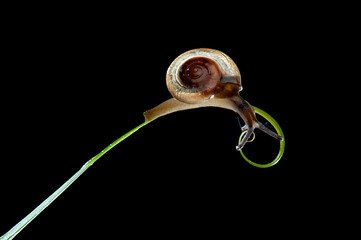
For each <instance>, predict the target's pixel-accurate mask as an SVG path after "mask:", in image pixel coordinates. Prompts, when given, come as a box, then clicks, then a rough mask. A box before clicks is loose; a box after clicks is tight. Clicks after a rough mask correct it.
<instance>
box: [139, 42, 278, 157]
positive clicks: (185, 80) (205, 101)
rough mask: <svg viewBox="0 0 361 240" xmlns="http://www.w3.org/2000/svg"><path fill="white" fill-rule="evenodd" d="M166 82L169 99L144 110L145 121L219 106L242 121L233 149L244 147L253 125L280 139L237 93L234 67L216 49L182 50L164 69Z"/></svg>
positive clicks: (238, 86)
mask: <svg viewBox="0 0 361 240" xmlns="http://www.w3.org/2000/svg"><path fill="white" fill-rule="evenodd" d="M166 83H167V87H168V90H169V92H170V93H171V94H172V96H173V98H171V99H169V100H167V101H165V102H163V103H161V104H160V105H158V106H157V107H155V108H153V109H151V110H148V111H146V112H145V113H144V117H145V120H146V121H151V120H154V119H156V118H158V117H160V116H164V115H166V114H169V113H173V112H177V111H181V110H187V109H194V108H200V107H220V108H226V109H229V110H233V111H234V112H236V113H238V114H239V115H240V117H241V118H242V119H243V121H244V123H245V126H243V127H242V130H244V131H247V133H246V135H245V137H244V138H243V139H242V141H241V142H240V144H239V145H237V146H236V149H237V150H240V149H242V148H243V147H244V145H245V144H246V142H247V140H248V139H249V138H250V136H251V135H252V133H253V131H254V129H255V128H258V129H260V130H262V131H263V132H265V133H267V134H269V135H270V136H272V137H274V138H276V139H277V140H279V141H282V140H283V138H282V137H281V136H279V135H278V134H277V133H275V132H273V131H271V130H270V129H268V128H267V127H265V126H264V125H263V124H262V123H260V122H259V121H258V120H257V118H256V115H255V111H254V109H253V107H252V106H251V105H250V104H249V103H248V102H247V101H246V100H244V99H243V98H242V97H241V96H240V95H239V92H240V91H241V90H242V84H241V75H240V72H239V70H238V67H237V66H236V64H235V63H234V62H233V60H232V59H231V58H229V57H228V56H227V55H226V54H224V53H222V52H220V51H217V50H213V49H206V48H200V49H194V50H190V51H188V52H185V53H183V54H182V55H180V56H179V57H178V58H176V59H175V60H174V61H173V62H172V64H171V65H170V67H169V68H168V71H167V76H166Z"/></svg>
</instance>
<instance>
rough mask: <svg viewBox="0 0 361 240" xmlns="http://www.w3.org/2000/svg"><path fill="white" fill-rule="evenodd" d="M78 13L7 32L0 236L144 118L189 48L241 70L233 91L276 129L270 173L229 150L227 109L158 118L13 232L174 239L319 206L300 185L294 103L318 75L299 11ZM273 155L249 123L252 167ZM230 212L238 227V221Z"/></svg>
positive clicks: (270, 223) (304, 100) (311, 34)
mask: <svg viewBox="0 0 361 240" xmlns="http://www.w3.org/2000/svg"><path fill="white" fill-rule="evenodd" d="M79 12H80V13H81V14H74V13H73V14H72V13H67V14H65V12H63V13H58V14H57V15H55V17H54V16H52V13H49V14H46V16H45V17H44V16H43V15H41V16H40V15H37V14H34V15H31V14H30V15H31V17H29V18H27V19H24V20H21V21H20V22H19V23H15V24H16V26H17V27H16V28H14V29H12V30H11V33H12V34H10V35H9V37H10V38H9V39H10V43H9V44H8V45H7V50H9V51H10V52H11V55H10V56H9V57H8V60H7V69H8V72H9V75H8V76H7V78H6V80H5V82H7V84H8V85H6V86H7V87H6V88H3V89H2V90H3V96H5V95H6V94H7V95H6V97H5V100H6V104H3V112H4V114H3V118H4V121H5V122H6V124H4V125H3V126H4V129H3V131H4V137H3V138H5V139H6V143H4V144H3V145H2V149H3V150H2V152H3V153H4V158H3V160H2V164H3V165H2V169H1V170H2V171H1V172H2V174H1V189H2V192H3V193H4V194H2V196H1V201H2V204H1V219H2V220H5V219H6V220H5V221H2V222H1V224H0V230H1V234H2V233H5V232H6V231H7V230H9V229H10V228H11V227H12V226H13V225H15V224H16V223H17V222H18V221H20V220H21V219H22V218H23V217H24V216H26V215H27V214H28V213H29V212H30V211H31V210H33V209H34V208H35V207H36V206H38V205H39V204H40V203H41V202H42V201H43V200H44V199H45V198H46V197H48V196H49V195H50V194H51V193H52V192H53V191H55V190H56V189H57V188H58V187H60V185H61V184H63V183H64V182H65V181H66V180H67V179H68V178H69V177H71V176H72V175H73V174H74V173H75V172H76V171H77V170H78V169H80V168H81V166H82V165H83V164H84V163H85V162H86V161H87V160H89V159H90V158H91V157H93V156H94V155H96V154H97V153H98V152H100V151H101V150H102V149H103V148H105V147H106V146H108V145H109V144H110V143H111V142H113V141H114V140H115V139H117V138H118V137H120V136H121V135H122V134H124V133H126V132H127V131H129V130H130V129H132V128H134V127H136V126H137V125H139V124H140V123H142V122H143V121H144V120H143V115H142V114H143V112H144V111H146V110H147V109H150V108H152V107H154V106H156V105H158V104H160V103H161V102H162V101H164V100H167V99H169V98H170V97H171V95H170V94H169V92H168V90H167V88H166V85H165V75H166V71H167V68H168V66H169V65H170V63H171V62H172V61H173V60H174V59H175V58H176V57H177V56H178V55H180V54H182V53H183V52H185V51H187V50H190V49H194V48H200V47H205V48H213V49H217V50H220V51H222V52H224V53H226V54H227V55H229V56H230V57H231V58H232V59H233V60H234V62H235V63H236V64H237V65H238V67H239V70H240V72H241V76H242V82H243V91H242V92H241V96H242V97H243V98H244V99H246V100H247V101H249V102H250V103H251V104H252V105H254V106H257V107H259V108H261V109H263V110H265V111H266V112H268V113H269V114H271V115H272V116H273V117H274V118H275V119H276V120H277V121H278V123H279V124H280V125H281V127H282V129H283V131H284V133H285V138H286V151H285V153H284V156H283V158H282V159H281V161H280V162H279V163H278V164H277V165H276V166H274V167H272V168H269V169H258V168H255V167H253V166H251V165H249V164H248V163H246V162H245V161H244V160H243V159H242V157H241V156H240V154H239V152H237V151H236V150H235V146H236V145H237V142H238V137H239V135H240V133H241V130H240V127H239V125H238V122H237V118H236V114H235V113H233V112H231V111H228V110H224V109H216V108H205V109H197V110H191V111H184V112H179V113H175V114H172V115H168V116H165V117H162V118H160V119H158V120H156V121H154V122H153V123H151V124H149V125H147V126H146V127H144V128H143V129H141V130H140V131H139V132H137V133H136V134H134V135H132V136H131V137H130V138H129V139H127V140H126V141H124V142H123V143H121V144H120V145H118V146H117V147H116V148H115V149H113V150H111V151H110V152H109V153H107V154H106V155H105V156H104V157H103V158H101V159H100V160H99V161H98V162H96V164H95V165H93V166H92V167H91V168H90V169H89V170H88V171H87V172H86V173H85V174H84V175H83V176H81V177H80V178H79V179H78V180H77V181H76V182H75V183H74V184H73V185H72V186H71V187H70V188H69V189H68V190H66V191H65V192H64V193H63V194H62V195H61V196H60V197H59V198H58V199H57V200H56V201H55V202H54V203H53V204H52V205H51V206H50V207H49V208H48V209H46V210H45V211H44V212H43V213H42V214H41V215H40V216H39V217H37V218H36V219H35V220H34V221H33V222H32V223H31V224H30V225H29V226H28V227H26V228H25V229H24V230H23V232H22V233H20V234H19V235H18V238H17V239H54V238H55V237H54V235H55V236H57V237H59V238H62V239H64V238H66V239H78V238H82V239H85V238H86V239H92V238H94V239H95V238H96V237H101V238H102V237H104V238H109V237H114V236H116V237H117V238H118V236H119V238H121V236H125V235H127V234H132V235H133V236H159V237H161V236H168V237H170V239H172V237H171V236H177V235H183V236H187V235H189V234H190V233H191V231H193V230H196V232H195V234H196V235H199V236H202V235H203V234H204V233H211V234H213V233H216V232H218V231H219V232H220V233H222V232H223V231H224V230H221V226H227V228H229V230H237V231H238V230H239V231H244V230H245V229H254V228H253V227H252V226H254V227H256V228H259V229H267V230H271V229H273V227H276V226H277V223H276V222H277V221H278V220H276V219H277V218H278V219H280V218H281V219H282V221H285V222H287V221H288V219H293V218H294V217H295V216H296V217H297V216H300V215H302V214H307V209H306V207H303V206H304V204H305V203H311V202H312V205H315V204H316V205H317V204H318V202H317V201H316V202H315V200H314V198H313V193H312V192H310V191H309V185H308V184H305V183H306V180H307V178H308V177H309V176H310V175H312V169H311V168H307V170H305V169H306V168H305V167H304V164H305V163H304V161H305V158H304V157H305V156H307V155H308V156H309V152H307V150H305V149H304V147H305V145H304V143H305V142H303V141H302V140H301V139H304V138H305V137H308V138H312V137H313V136H312V134H310V133H309V132H308V131H307V129H305V128H304V125H303V124H304V122H303V121H302V119H303V111H302V107H304V106H309V102H310V101H309V97H310V95H311V94H312V92H311V91H312V88H307V86H309V85H312V84H317V82H315V81H313V80H314V79H317V74H316V76H315V73H314V69H315V68H316V63H315V62H317V58H318V57H319V53H318V52H317V50H316V51H314V49H318V45H319V42H318V41H317V38H316V37H315V34H316V33H317V31H316V30H310V29H306V28H308V26H309V23H306V22H305V17H304V16H303V15H302V14H297V13H296V12H293V11H289V12H285V13H283V14H281V15H279V14H275V15H273V14H270V15H268V16H267V17H264V18H261V16H262V14H259V15H255V16H252V17H248V18H247V17H245V18H238V16H239V15H237V14H236V13H235V12H231V13H230V14H229V15H226V14H225V15H223V16H222V18H225V19H223V20H220V19H219V18H220V15H218V16H217V17H215V16H213V17H212V18H211V17H208V18H206V17H205V16H204V15H202V16H203V17H195V16H194V15H189V16H187V18H185V19H193V20H192V21H191V20H183V21H182V20H181V19H180V22H174V21H173V20H172V21H170V19H173V18H174V17H173V16H172V14H170V13H169V12H168V13H165V14H167V15H162V14H160V15H159V16H158V18H157V19H155V18H156V16H155V15H153V14H150V16H148V15H146V16H143V17H140V16H142V15H140V16H138V15H128V17H125V15H124V14H125V12H126V11H125V10H124V9H123V11H121V12H118V13H117V12H113V11H112V12H111V13H109V14H108V12H107V11H105V10H104V11H103V10H102V11H100V12H98V11H97V10H92V11H91V12H87V11H85V10H84V11H80V10H79ZM79 12H78V13H79ZM242 12H245V10H242V11H240V13H242ZM255 12H257V11H255ZM294 14H296V16H294ZM39 16H40V17H39ZM171 17H173V18H171ZM150 19H153V20H152V21H150ZM194 21H197V24H194V23H193V22H194ZM14 22H16V20H15V19H14ZM165 23H166V24H165ZM230 23H232V24H230ZM311 49H313V50H311ZM305 59H306V60H305ZM315 59H316V60H315ZM305 79H308V81H305ZM301 89H302V90H303V92H302V95H301V94H299V91H300V90H301ZM5 100H4V103H5ZM5 132H6V133H5ZM257 139H258V142H257ZM277 150H278V144H277V142H276V140H274V139H271V138H267V137H264V136H263V133H262V132H260V131H256V141H255V142H254V143H252V144H251V143H249V144H247V145H246V147H245V151H246V152H247V154H248V156H250V157H251V158H252V159H254V160H255V161H258V162H260V163H262V162H268V161H270V160H272V158H273V157H274V156H275V155H276V154H277ZM5 156H6V157H5ZM312 160H313V159H310V158H308V161H312ZM319 161H322V159H319ZM318 184H320V185H322V184H323V183H322V182H321V183H318ZM321 189H322V188H321ZM321 191H322V190H321ZM301 218H302V217H301ZM240 220H242V221H247V222H248V223H247V224H246V225H244V228H240V229H239V227H240V226H242V225H241V223H240V222H239V221H240ZM311 227H312V226H311ZM255 230H256V229H255ZM69 234H71V237H69V236H68V235H69Z"/></svg>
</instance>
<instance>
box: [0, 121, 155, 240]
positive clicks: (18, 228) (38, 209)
mask: <svg viewBox="0 0 361 240" xmlns="http://www.w3.org/2000/svg"><path fill="white" fill-rule="evenodd" d="M150 122H151V121H145V122H144V123H142V124H140V125H139V126H137V127H135V128H133V129H132V130H130V131H129V132H127V133H126V134H124V135H123V136H121V137H120V138H118V139H117V140H115V141H114V142H113V143H112V144H110V145H109V146H107V147H106V148H104V149H103V150H102V151H101V152H100V153H98V154H97V155H95V156H94V157H93V158H91V159H90V160H89V161H88V162H86V163H85V164H84V165H83V166H82V167H81V169H80V170H79V171H78V172H76V173H75V174H74V175H73V176H72V177H71V178H69V180H68V181H66V182H65V183H64V184H63V185H62V186H61V187H60V188H58V189H57V190H56V191H55V192H54V193H53V194H51V195H50V196H49V197H48V198H47V199H45V200H44V201H43V202H42V203H41V204H40V205H39V206H38V207H36V208H35V209H34V210H33V211H32V212H31V213H29V214H28V215H27V216H26V217H25V218H23V219H22V220H21V221H20V222H19V223H18V224H16V225H15V226H14V227H13V228H11V229H10V230H9V231H8V232H7V233H5V234H4V235H3V236H2V237H0V240H10V239H13V238H14V237H15V236H16V235H17V234H18V233H19V232H20V231H21V230H23V228H25V227H26V226H27V225H28V224H29V223H30V222H31V221H32V220H34V218H36V217H37V216H38V215H39V214H40V213H41V212H42V211H43V210H44V209H45V208H46V207H48V206H49V205H50V204H51V203H52V202H53V201H54V200H55V199H56V198H57V197H58V196H60V194H62V193H63V192H64V191H65V190H66V189H67V188H68V187H69V186H70V185H71V184H72V183H73V182H74V181H75V180H76V179H77V178H78V177H80V175H82V174H83V173H84V172H85V171H86V170H87V169H88V168H89V167H90V166H91V165H93V164H94V163H95V162H96V161H97V160H98V159H99V158H101V157H102V156H103V155H104V154H105V153H106V152H108V151H109V150H110V149H112V148H113V147H115V146H116V145H117V144H118V143H120V142H122V141H123V140H124V139H126V138H127V137H129V136H130V135H132V134H133V133H135V132H136V131H138V130H139V129H140V128H142V127H143V126H145V125H147V124H148V123H150Z"/></svg>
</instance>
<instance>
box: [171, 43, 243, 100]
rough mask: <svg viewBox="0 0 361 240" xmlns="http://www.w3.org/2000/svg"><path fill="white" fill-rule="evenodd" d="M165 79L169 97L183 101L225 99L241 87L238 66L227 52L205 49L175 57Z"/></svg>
mask: <svg viewBox="0 0 361 240" xmlns="http://www.w3.org/2000/svg"><path fill="white" fill-rule="evenodd" d="M166 82H167V87H168V90H169V92H170V93H171V94H172V96H173V97H174V98H176V99H177V100H179V101H181V102H184V103H201V102H204V101H207V100H209V99H210V98H213V97H218V98H226V97H230V96H232V95H235V94H237V93H238V92H239V91H241V90H242V85H241V74H240V72H239V70H238V67H237V65H236V64H235V63H234V62H233V61H232V59H231V58H230V57H228V56H227V55H226V54H224V53H222V52H220V51H217V50H213V49H207V48H199V49H194V50H190V51H188V52H185V53H183V54H182V55H180V56H179V57H177V58H176V59H175V60H174V61H173V62H172V64H171V65H170V67H169V68H168V71H167V77H166Z"/></svg>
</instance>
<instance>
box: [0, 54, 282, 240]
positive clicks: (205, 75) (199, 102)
mask: <svg viewBox="0 0 361 240" xmlns="http://www.w3.org/2000/svg"><path fill="white" fill-rule="evenodd" d="M166 83H167V87H168V90H169V92H170V93H171V95H172V96H173V98H171V99H169V100H166V101H165V102H163V103H161V104H160V105H158V106H157V107H155V108H153V109H151V110H148V111H146V112H145V113H144V117H145V122H144V123H142V124H140V125H139V126H137V127H135V128H133V129H132V130H130V131H129V132H127V133H126V134H124V135H123V136H121V137H120V138H118V139H116V140H115V141H114V142H113V143H111V144H110V145H109V146H107V147H106V148H104V149H103V150H102V151H101V152H100V153H98V154H97V155H95V156H94V157H93V158H91V159H90V160H89V161H88V162H86V163H85V164H84V165H83V166H82V167H81V169H80V170H79V171H78V172H76V173H75V174H74V175H73V176H72V177H70V178H69V179H68V180H67V181H66V182H65V183H64V184H63V185H62V186H61V187H60V188H59V189H57V190H56V191H55V192H54V193H53V194H51V195H50V196H49V197H48V198H47V199H45V200H44V202H42V203H41V204H40V205H39V206H38V207H36V208H35V209H34V210H33V211H32V212H31V213H29V214H28V215H27V216H26V217H25V218H23V219H22V220H21V221H20V222H19V223H18V224H16V225H15V226H14V227H13V228H12V229H10V230H9V231H8V232H7V233H5V234H4V235H3V236H2V237H0V239H12V238H14V237H15V236H16V235H17V234H18V233H19V232H20V231H21V230H22V229H23V228H24V227H25V226H27V225H28V224H29V223H30V222H31V221H32V220H33V219H34V218H35V217H37V216H38V215H39V213H41V212H42V211H43V210H44V209H45V208H46V207H48V206H49V205H50V204H51V203H52V202H53V201H54V200H55V199H56V198H57V197H58V196H59V195H60V194H62V193H63V192H64V191H65V190H66V189H67V188H68V187H69V186H70V185H71V184H72V183H73V182H74V181H75V180H76V179H77V178H78V177H79V176H80V175H82V174H83V173H84V172H85V171H86V170H87V169H88V168H89V167H90V166H92V165H93V164H94V163H95V162H96V161H97V160H98V159H99V158H101V157H102V156H103V155H104V154H105V153H107V152H108V151H109V150H110V149H112V148H113V147H115V146H116V145H117V144H119V143H120V142H122V141H123V140H125V139H126V138H128V137H129V136H130V135H132V134H133V133H135V132H136V131H138V130H139V129H140V128H142V127H143V126H145V125H147V124H148V123H150V122H151V121H153V120H154V119H156V118H158V117H161V116H164V115H166V114H169V113H173V112H176V111H181V110H187V109H193V108H200V107H220V108H225V109H229V110H232V111H234V112H236V113H238V114H239V115H240V117H241V118H242V119H243V121H244V122H245V126H243V127H242V131H243V132H242V134H241V136H240V141H239V144H238V145H237V146H236V149H237V150H239V151H240V153H241V155H242V156H243V157H244V159H245V160H246V161H247V162H249V163H250V164H252V165H253V166H256V167H260V168H267V167H271V166H273V165H275V164H276V163H277V162H278V161H279V160H280V159H281V157H282V154H283V152H284V150H285V141H284V139H283V136H284V135H283V132H282V130H281V127H280V126H279V125H278V123H277V122H276V120H274V119H273V118H272V117H271V116H270V115H269V114H267V113H266V112H264V111H263V110H261V109H259V108H256V107H252V106H251V105H250V104H249V103H248V102H247V101H246V100H244V99H243V98H242V97H241V96H240V95H239V92H240V91H241V90H242V84H241V74H240V72H239V70H238V68H237V66H236V64H235V63H234V62H233V61H232V59H231V58H229V57H228V56H227V55H226V54H224V53H222V52H220V51H217V50H212V49H206V48H200V49H194V50H190V51H188V52H185V53H183V54H182V55H180V56H179V57H177V58H176V59H175V60H174V61H173V62H172V64H171V65H170V67H169V68H168V71H167V76H166ZM255 113H257V114H259V115H261V116H263V117H264V118H265V119H267V120H268V121H269V122H270V123H271V125H272V126H273V127H274V128H275V129H276V131H277V133H278V134H280V135H278V134H277V133H275V132H273V131H271V130H270V129H268V128H266V127H265V126H264V125H263V124H262V123H260V122H259V121H258V120H257V118H256V114H255ZM255 128H259V129H261V130H262V131H263V132H265V133H267V134H269V135H271V136H272V137H274V138H276V139H277V140H279V141H280V150H279V153H278V155H277V157H276V158H275V159H274V160H273V161H272V162H270V163H268V164H258V163H255V162H252V161H251V160H249V159H248V158H247V157H246V156H245V155H244V154H243V152H242V148H243V147H244V145H245V144H246V142H247V141H248V139H249V137H250V136H251V135H252V133H253V131H254V129H255ZM243 136H244V137H243Z"/></svg>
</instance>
